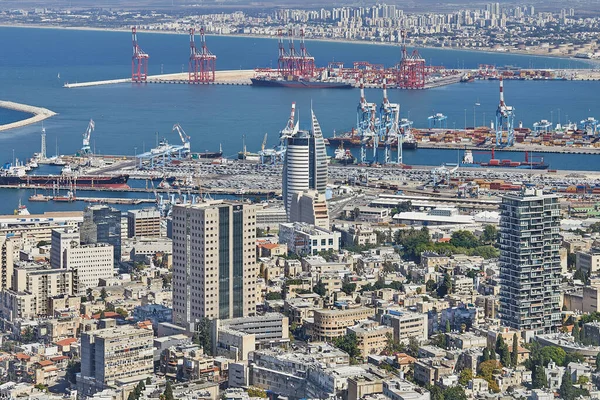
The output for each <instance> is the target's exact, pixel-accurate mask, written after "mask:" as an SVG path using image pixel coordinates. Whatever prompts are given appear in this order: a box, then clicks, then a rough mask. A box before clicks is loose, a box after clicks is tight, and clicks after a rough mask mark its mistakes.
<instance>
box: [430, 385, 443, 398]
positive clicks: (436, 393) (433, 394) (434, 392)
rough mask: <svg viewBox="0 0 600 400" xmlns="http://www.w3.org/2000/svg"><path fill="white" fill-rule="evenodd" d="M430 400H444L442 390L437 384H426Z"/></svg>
mask: <svg viewBox="0 0 600 400" xmlns="http://www.w3.org/2000/svg"><path fill="white" fill-rule="evenodd" d="M427 390H429V393H430V398H431V400H444V391H443V390H442V388H441V387H439V386H437V385H433V386H428V387H427Z"/></svg>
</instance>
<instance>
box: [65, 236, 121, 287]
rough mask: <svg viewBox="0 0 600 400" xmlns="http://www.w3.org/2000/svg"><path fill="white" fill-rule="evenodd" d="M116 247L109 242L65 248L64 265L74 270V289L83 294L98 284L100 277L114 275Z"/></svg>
mask: <svg viewBox="0 0 600 400" xmlns="http://www.w3.org/2000/svg"><path fill="white" fill-rule="evenodd" d="M113 251H114V248H113V246H112V245H110V244H107V243H97V244H87V245H80V246H75V247H71V248H68V249H65V252H64V261H63V262H64V265H65V267H66V268H67V269H69V270H70V271H73V291H74V293H75V294H78V295H83V294H85V292H86V290H87V289H88V288H95V287H97V286H98V284H99V282H100V279H108V278H111V277H112V276H114V255H113Z"/></svg>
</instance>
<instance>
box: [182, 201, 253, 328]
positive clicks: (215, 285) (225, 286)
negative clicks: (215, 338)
mask: <svg viewBox="0 0 600 400" xmlns="http://www.w3.org/2000/svg"><path fill="white" fill-rule="evenodd" d="M256 209H257V207H256V206H254V205H248V204H241V203H231V202H223V201H212V202H207V203H200V204H193V205H177V206H175V207H174V208H173V224H172V226H173V322H174V323H175V324H178V325H181V326H185V327H186V329H191V328H192V325H193V324H194V323H196V322H198V321H199V320H200V319H201V318H205V317H206V318H209V319H215V318H219V319H227V318H238V317H248V316H252V315H254V314H255V313H256V279H257V275H258V268H257V265H256V249H255V247H256V244H255V242H256Z"/></svg>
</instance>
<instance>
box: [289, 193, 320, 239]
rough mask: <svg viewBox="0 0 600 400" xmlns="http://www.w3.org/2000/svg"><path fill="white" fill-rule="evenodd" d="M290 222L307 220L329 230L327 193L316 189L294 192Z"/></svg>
mask: <svg viewBox="0 0 600 400" xmlns="http://www.w3.org/2000/svg"><path fill="white" fill-rule="evenodd" d="M290 222H306V223H307V224H312V225H315V226H316V227H319V228H323V229H326V230H329V210H328V209H327V200H326V199H325V195H324V194H322V193H319V192H317V191H316V190H308V191H306V192H302V193H294V194H293V196H292V202H291V204H290Z"/></svg>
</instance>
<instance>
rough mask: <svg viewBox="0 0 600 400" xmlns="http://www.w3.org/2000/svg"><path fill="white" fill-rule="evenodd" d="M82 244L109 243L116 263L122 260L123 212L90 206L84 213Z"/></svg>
mask: <svg viewBox="0 0 600 400" xmlns="http://www.w3.org/2000/svg"><path fill="white" fill-rule="evenodd" d="M80 232H81V243H83V244H96V243H108V244H110V245H112V246H113V248H114V254H113V255H114V258H115V261H119V260H121V211H119V210H117V209H116V208H113V207H109V206H106V205H93V206H88V207H87V208H86V209H85V211H84V213H83V224H81V230H80Z"/></svg>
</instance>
